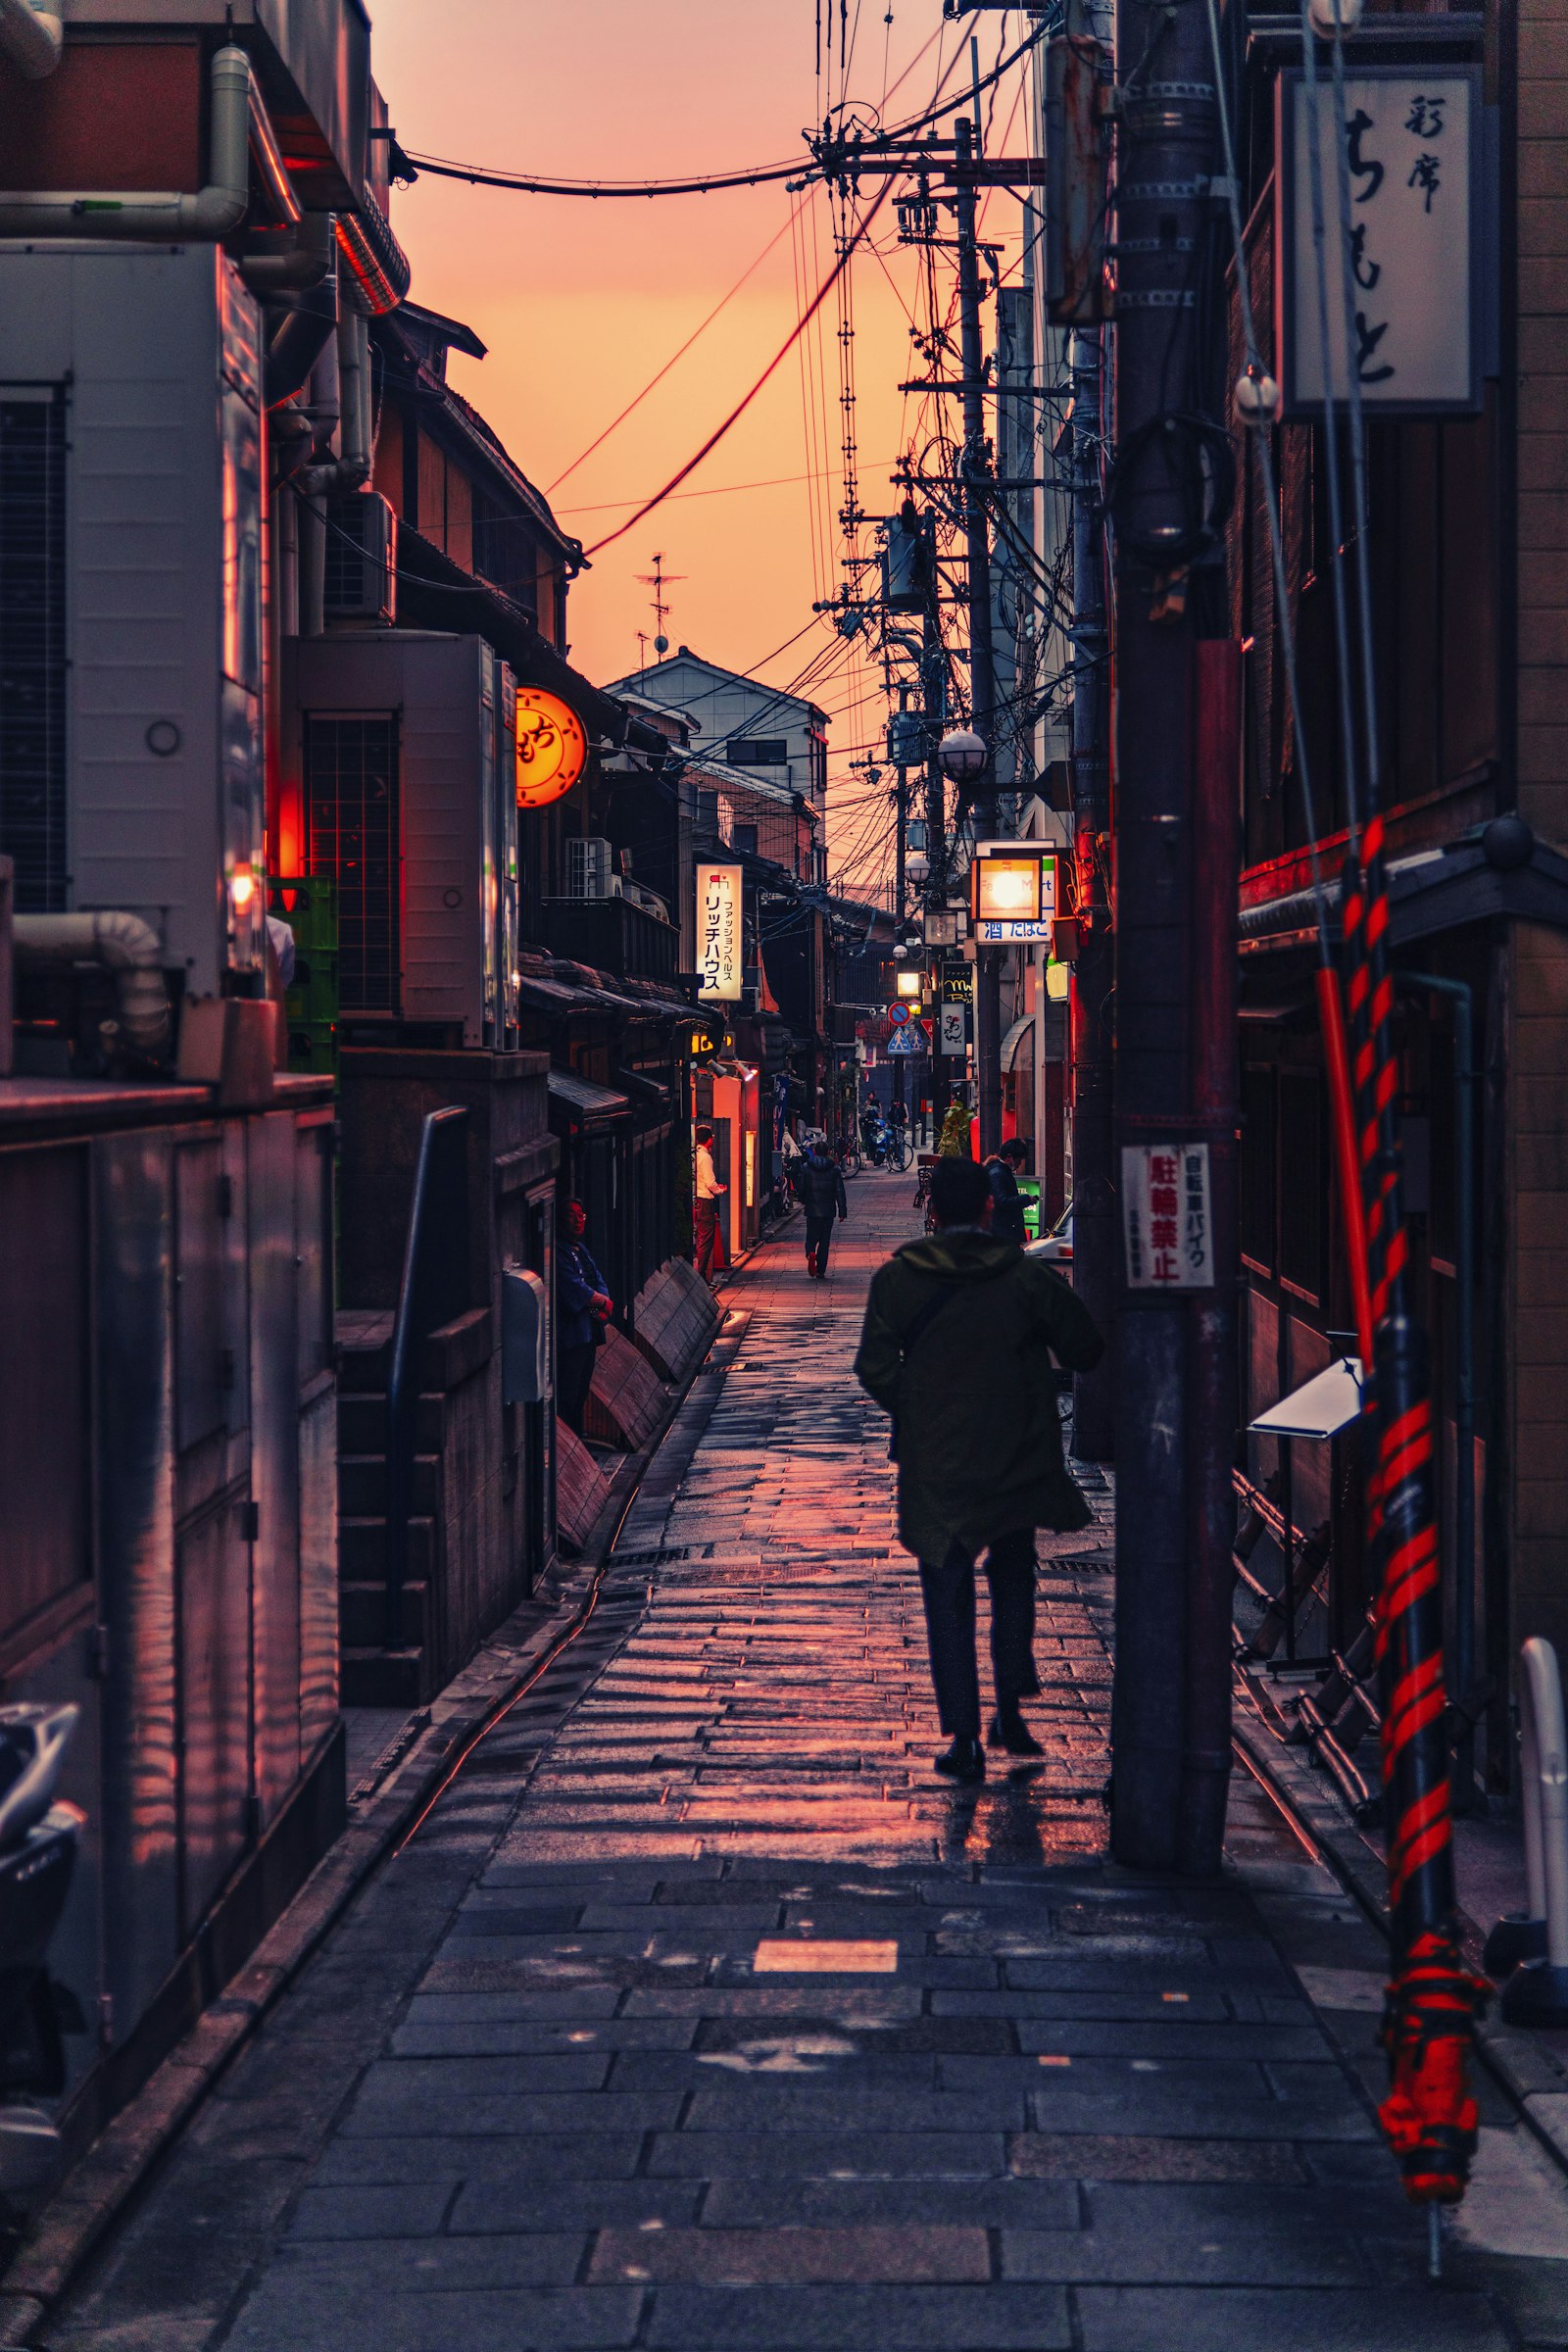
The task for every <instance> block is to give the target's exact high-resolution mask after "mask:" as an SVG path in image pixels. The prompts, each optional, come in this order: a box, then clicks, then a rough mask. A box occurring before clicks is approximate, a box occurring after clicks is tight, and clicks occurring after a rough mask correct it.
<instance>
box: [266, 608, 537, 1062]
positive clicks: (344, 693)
mask: <svg viewBox="0 0 1568 2352" xmlns="http://www.w3.org/2000/svg"><path fill="white" fill-rule="evenodd" d="M510 689H511V679H510V673H509V672H508V670H507V666H506V664H505V662H501V661H500V660H499V659H498V658H497V656H496V655H495V654H494V652H493V651H492V650H491V648H490V647H489V646H488V645H487V644H486V643H485V641H484V639H483V638H482V637H456V636H448V635H447V634H446V633H445V632H444V631H439V630H423V629H365V628H357V629H348V628H346V629H340V630H335V631H333V632H331V633H330V634H329V635H327V636H325V637H292V638H287V639H285V640H284V648H283V698H282V699H283V711H284V728H285V760H286V761H292V762H293V772H294V773H296V774H297V775H298V776H299V777H300V779H301V790H302V793H303V797H304V811H303V822H304V834H305V844H306V858H305V864H306V870H307V873H308V874H310V875H312V876H315V877H317V878H319V879H320V880H324V881H329V882H332V883H334V884H335V885H336V891H337V915H338V974H337V978H338V1004H339V1016H340V1021H341V1022H342V1023H343V1024H354V1025H356V1026H362V1027H363V1026H365V1025H367V1024H368V1023H369V1022H371V1021H374V1020H376V1019H378V1018H381V1017H384V1018H386V1019H387V1021H388V1023H389V1025H390V1024H391V1023H394V1022H417V1023H419V1024H420V1025H422V1026H426V1027H433V1026H437V1025H439V1026H440V1027H441V1028H443V1029H445V1030H447V1031H448V1032H450V1033H451V1036H452V1039H453V1041H454V1042H455V1043H460V1044H462V1045H463V1046H483V1047H489V1048H491V1049H492V1050H495V1051H504V1050H506V1049H507V1048H508V1047H511V1046H514V1045H515V1043H516V983H515V979H514V977H513V972H514V963H515V941H516V928H515V926H516V909H515V893H516V887H517V805H516V797H515V790H514V787H513V775H514V766H515V737H514V733H513V730H514V728H515V702H514V698H513V695H512V693H511V690H510Z"/></svg>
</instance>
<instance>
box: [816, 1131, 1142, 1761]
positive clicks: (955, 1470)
mask: <svg viewBox="0 0 1568 2352" xmlns="http://www.w3.org/2000/svg"><path fill="white" fill-rule="evenodd" d="M931 1207H932V1210H933V1212H934V1216H935V1221H936V1230H935V1232H934V1233H933V1234H932V1235H931V1236H930V1238H929V1239H928V1240H924V1241H915V1242H906V1243H905V1245H904V1247H903V1249H902V1250H899V1251H898V1253H897V1255H896V1256H894V1257H893V1258H891V1259H890V1260H889V1262H888V1263H887V1264H886V1265H885V1266H883V1267H882V1268H881V1269H880V1270H879V1272H878V1273H877V1274H876V1276H875V1278H874V1279H873V1281H872V1284H871V1296H870V1299H869V1300H868V1301H867V1304H866V1310H865V1328H864V1330H863V1331H862V1333H861V1335H860V1351H859V1353H858V1356H857V1357H856V1359H855V1370H856V1376H857V1378H858V1380H859V1382H860V1384H861V1386H862V1387H863V1388H865V1389H866V1390H868V1391H869V1393H870V1394H871V1396H872V1397H875V1399H876V1401H877V1403H878V1404H879V1405H881V1406H882V1408H883V1410H884V1411H885V1412H888V1413H891V1414H892V1415H893V1445H892V1447H891V1450H892V1452H893V1454H894V1457H895V1459H896V1460H897V1462H898V1465H899V1541H900V1542H901V1543H902V1544H904V1545H905V1546H906V1547H907V1549H908V1550H909V1551H912V1552H913V1553H914V1555H915V1558H916V1559H917V1560H918V1561H919V1563H920V1588H921V1592H922V1593H923V1595H924V1599H925V1617H926V1631H927V1635H928V1637H929V1640H930V1644H931V1679H932V1682H933V1683H934V1685H935V1687H936V1696H937V1708H938V1712H939V1714H940V1716H941V1720H942V1729H943V1731H944V1732H945V1733H946V1734H947V1735H948V1738H949V1740H951V1742H952V1744H951V1745H950V1746H949V1747H948V1748H947V1749H946V1750H945V1751H944V1753H943V1754H941V1755H940V1756H938V1758H937V1760H936V1768H937V1770H938V1772H941V1773H945V1774H946V1775H947V1776H948V1777H949V1778H950V1779H953V1780H957V1781H978V1780H981V1779H983V1778H984V1776H985V1768H986V1760H985V1749H984V1748H983V1747H982V1746H981V1744H980V1686H979V1679H978V1676H977V1673H976V1669H975V1650H974V1635H975V1610H974V1570H975V1561H976V1559H977V1557H978V1555H979V1554H980V1553H981V1552H982V1551H985V1552H986V1553H987V1555H988V1556H987V1559H986V1581H987V1583H988V1584H989V1586H990V1588H991V1660H992V1668H993V1673H994V1677H995V1685H996V1699H997V1711H996V1714H995V1715H994V1716H993V1718H992V1721H991V1727H990V1740H991V1743H992V1745H993V1746H1000V1747H1004V1748H1005V1749H1006V1750H1007V1752H1008V1754H1009V1755H1014V1756H1037V1755H1039V1754H1040V1752H1041V1750H1040V1745H1039V1742H1038V1741H1037V1740H1035V1739H1034V1737H1033V1735H1032V1734H1031V1733H1030V1731H1029V1729H1028V1726H1027V1725H1026V1724H1025V1722H1024V1719H1023V1713H1022V1701H1023V1700H1024V1699H1025V1698H1026V1697H1028V1696H1029V1695H1030V1693H1031V1692H1034V1691H1038V1690H1039V1688H1040V1684H1039V1680H1038V1678H1037V1676H1036V1673H1035V1663H1034V1627H1035V1540H1034V1531H1035V1529H1036V1528H1037V1527H1050V1528H1059V1529H1069V1528H1079V1527H1087V1526H1088V1525H1089V1523H1090V1517H1091V1514H1090V1510H1089V1506H1088V1504H1087V1503H1086V1502H1085V1501H1084V1498H1083V1496H1082V1495H1081V1494H1080V1493H1079V1491H1078V1488H1077V1487H1076V1485H1075V1484H1074V1482H1073V1480H1072V1478H1071V1476H1070V1475H1069V1473H1068V1470H1067V1467H1066V1463H1065V1461H1064V1460H1063V1458H1062V1449H1061V1422H1060V1418H1059V1416H1058V1413H1057V1406H1056V1379H1055V1372H1054V1366H1053V1362H1052V1358H1053V1356H1055V1357H1056V1358H1057V1360H1058V1361H1060V1362H1061V1363H1062V1364H1064V1365H1066V1366H1067V1367H1068V1369H1069V1370H1071V1371H1074V1372H1087V1371H1089V1370H1090V1369H1091V1367H1092V1366H1093V1365H1095V1364H1096V1363H1098V1362H1099V1360H1100V1357H1101V1354H1102V1352H1103V1346H1104V1343H1103V1340H1102V1339H1101V1336H1100V1333H1099V1331H1098V1330H1097V1329H1096V1327H1095V1323H1094V1319H1093V1317H1092V1316H1091V1315H1090V1313H1089V1310H1088V1308H1087V1307H1086V1306H1084V1305H1083V1303H1082V1301H1081V1300H1080V1299H1078V1298H1076V1297H1075V1295H1074V1293H1073V1292H1072V1291H1071V1290H1070V1289H1069V1287H1068V1285H1067V1284H1066V1283H1064V1282H1063V1281H1062V1279H1061V1277H1060V1276H1059V1275H1058V1274H1054V1273H1053V1272H1052V1270H1051V1268H1050V1267H1049V1266H1048V1265H1045V1264H1043V1263H1042V1262H1041V1261H1040V1260H1039V1259H1038V1258H1033V1257H1027V1256H1025V1254H1024V1253H1023V1251H1022V1250H1019V1249H1018V1248H1017V1246H1016V1244H1014V1243H1012V1242H1004V1241H999V1240H998V1239H997V1237H996V1236H995V1234H993V1233H992V1231H991V1229H990V1228H991V1218H992V1214H993V1203H992V1194H991V1187H990V1183H989V1180H988V1178H987V1176H986V1171H985V1170H984V1168H982V1167H979V1166H977V1165H976V1163H975V1162H974V1161H973V1160H972V1159H939V1160H938V1161H937V1162H936V1164H935V1166H934V1167H933V1169H932V1171H931Z"/></svg>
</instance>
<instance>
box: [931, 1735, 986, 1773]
mask: <svg viewBox="0 0 1568 2352" xmlns="http://www.w3.org/2000/svg"><path fill="white" fill-rule="evenodd" d="M932 1769H933V1770H934V1771H936V1772H940V1773H942V1774H944V1775H945V1776H946V1778H947V1779H948V1780H950V1781H983V1780H984V1779H985V1777H986V1751H985V1749H984V1748H983V1747H982V1746H981V1744H980V1742H979V1740H955V1741H954V1742H953V1745H952V1746H951V1747H947V1748H944V1749H943V1751H942V1753H941V1755H940V1756H938V1758H937V1760H936V1763H935V1765H934V1766H933V1767H932Z"/></svg>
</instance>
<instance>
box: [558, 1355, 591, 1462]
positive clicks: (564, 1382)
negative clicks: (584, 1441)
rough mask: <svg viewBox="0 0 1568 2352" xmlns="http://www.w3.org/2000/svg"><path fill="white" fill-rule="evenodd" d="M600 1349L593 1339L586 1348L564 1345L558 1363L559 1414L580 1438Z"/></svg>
mask: <svg viewBox="0 0 1568 2352" xmlns="http://www.w3.org/2000/svg"><path fill="white" fill-rule="evenodd" d="M598 1352H599V1350H598V1348H596V1347H595V1346H594V1344H593V1342H592V1340H590V1341H589V1342H588V1343H587V1345H586V1347H582V1348H562V1349H561V1351H560V1355H559V1358H558V1360H557V1364H556V1417H557V1419H558V1420H560V1421H564V1423H565V1424H566V1427H567V1428H568V1429H574V1430H575V1431H576V1433H577V1435H578V1437H579V1438H580V1437H581V1436H582V1417H583V1410H584V1407H585V1406H586V1405H587V1402H588V1391H589V1389H590V1388H591V1387H592V1386H593V1377H594V1357H595V1356H596V1355H597V1354H598Z"/></svg>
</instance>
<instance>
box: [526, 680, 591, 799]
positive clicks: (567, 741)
mask: <svg viewBox="0 0 1568 2352" xmlns="http://www.w3.org/2000/svg"><path fill="white" fill-rule="evenodd" d="M587 763H588V738H587V736H586V734H585V733H584V732H583V724H582V721H581V719H580V718H579V717H578V716H577V714H576V712H575V711H573V710H572V709H571V708H570V707H569V705H567V704H565V703H564V702H563V701H562V699H561V697H560V695H559V694H546V692H545V691H544V689H543V687H541V686H519V687H518V688H517V807H518V808H519V809H548V808H549V806H550V804H551V802H552V801H559V800H560V799H561V798H562V797H563V795H564V794H565V793H568V792H569V791H570V790H571V788H572V786H573V785H574V784H575V783H576V781H577V778H578V777H579V776H580V775H581V774H582V771H583V769H584V767H585V766H586V765H587Z"/></svg>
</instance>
